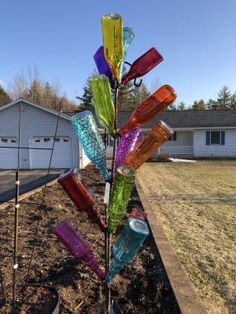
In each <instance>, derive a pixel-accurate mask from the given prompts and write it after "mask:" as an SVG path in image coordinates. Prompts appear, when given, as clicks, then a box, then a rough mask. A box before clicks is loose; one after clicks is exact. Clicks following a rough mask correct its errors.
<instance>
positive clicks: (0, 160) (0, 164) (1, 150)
mask: <svg viewBox="0 0 236 314" xmlns="http://www.w3.org/2000/svg"><path fill="white" fill-rule="evenodd" d="M17 145H18V143H17V139H16V137H0V169H16V168H17V160H18V152H17Z"/></svg>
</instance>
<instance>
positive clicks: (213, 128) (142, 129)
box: [141, 126, 236, 131]
mask: <svg viewBox="0 0 236 314" xmlns="http://www.w3.org/2000/svg"><path fill="white" fill-rule="evenodd" d="M150 129H151V128H141V131H149V130H150ZM172 129H173V130H174V131H194V130H203V131H204V130H221V131H222V130H234V129H235V130H236V126H217V127H216V126H212V127H210V126H209V127H196V128H172Z"/></svg>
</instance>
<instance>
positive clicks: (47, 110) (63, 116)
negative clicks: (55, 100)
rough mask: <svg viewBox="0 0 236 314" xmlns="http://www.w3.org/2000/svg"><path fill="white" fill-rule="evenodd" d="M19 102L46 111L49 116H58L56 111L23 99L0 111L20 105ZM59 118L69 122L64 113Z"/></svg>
mask: <svg viewBox="0 0 236 314" xmlns="http://www.w3.org/2000/svg"><path fill="white" fill-rule="evenodd" d="M20 102H24V103H25V104H27V105H30V106H32V107H35V108H37V109H41V110H43V111H46V112H48V113H51V114H53V115H55V116H58V114H59V112H58V111H56V110H53V109H49V108H45V107H42V106H39V105H36V104H34V103H32V102H30V101H28V100H25V99H24V98H19V99H17V100H15V101H13V102H11V103H9V104H7V105H5V106H2V107H0V111H3V110H5V109H8V108H10V107H12V106H14V105H16V104H18V103H20ZM60 117H61V118H63V119H66V120H69V121H70V117H69V116H67V115H66V114H64V113H61V114H60Z"/></svg>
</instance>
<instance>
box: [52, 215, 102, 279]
mask: <svg viewBox="0 0 236 314" xmlns="http://www.w3.org/2000/svg"><path fill="white" fill-rule="evenodd" d="M53 233H54V234H55V235H56V236H57V237H58V238H59V240H60V241H61V242H62V243H63V244H64V245H65V247H66V248H67V250H68V251H69V252H70V253H71V255H73V256H74V257H75V258H77V259H79V260H81V261H82V262H83V263H84V264H85V265H87V266H88V267H90V268H91V270H93V271H94V272H95V273H96V274H97V276H98V277H99V278H100V279H103V278H104V277H105V273H104V272H103V271H102V269H101V268H100V267H99V266H98V263H97V261H96V260H95V258H94V256H93V255H92V251H91V249H90V247H89V245H88V243H87V242H86V241H85V240H84V239H83V238H82V237H81V235H80V234H79V232H78V231H76V230H75V229H74V228H73V226H72V225H71V224H70V222H69V221H68V220H67V219H65V220H64V221H63V222H61V223H60V224H59V225H58V226H57V227H56V228H55V229H54V230H53Z"/></svg>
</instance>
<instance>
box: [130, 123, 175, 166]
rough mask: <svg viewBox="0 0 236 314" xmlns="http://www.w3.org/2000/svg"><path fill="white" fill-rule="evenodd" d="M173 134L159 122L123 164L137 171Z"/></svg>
mask: <svg viewBox="0 0 236 314" xmlns="http://www.w3.org/2000/svg"><path fill="white" fill-rule="evenodd" d="M173 133H174V131H173V130H172V129H171V128H170V127H169V126H168V125H167V124H166V123H165V122H163V121H160V122H159V123H158V124H157V125H156V126H155V127H154V128H152V129H151V130H150V131H149V132H148V133H147V135H146V137H145V138H144V140H143V141H142V142H140V143H138V144H137V145H136V147H135V148H134V150H133V151H132V152H131V153H130V154H129V155H128V156H127V157H126V159H125V164H126V165H127V166H130V167H132V168H134V169H138V168H139V167H140V166H141V165H142V164H143V163H144V162H145V161H147V160H148V159H149V158H150V157H151V156H152V155H153V154H154V152H155V150H156V149H157V148H158V147H160V146H161V145H162V144H163V143H164V142H166V141H167V140H168V139H169V138H170V137H171V135H172V134H173Z"/></svg>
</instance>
